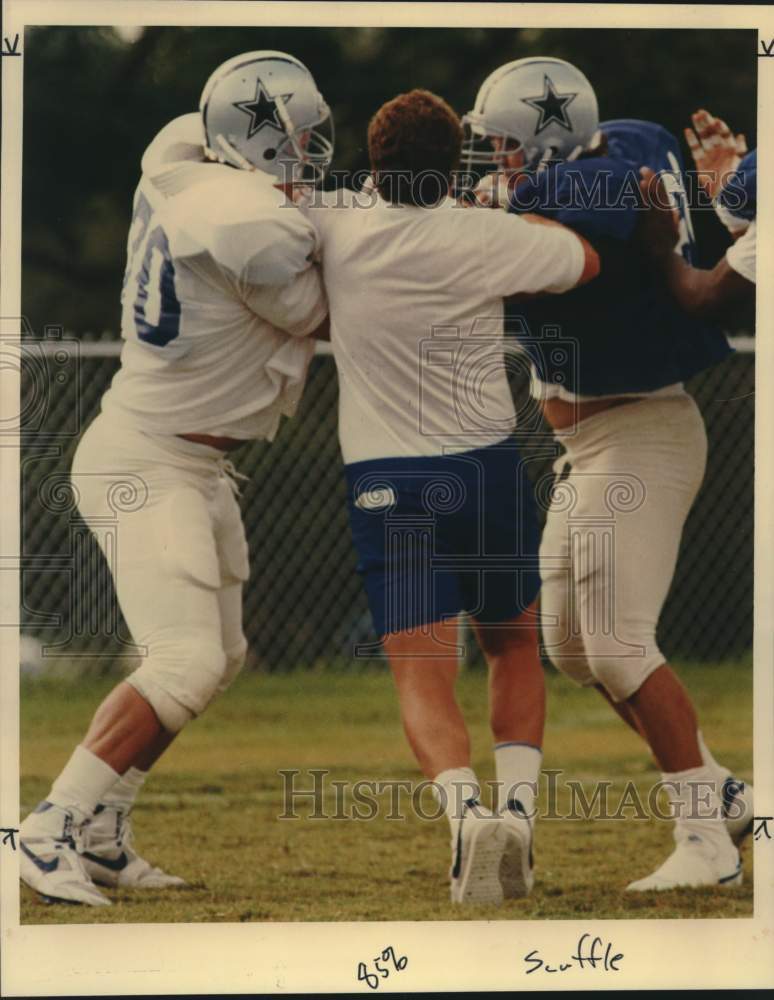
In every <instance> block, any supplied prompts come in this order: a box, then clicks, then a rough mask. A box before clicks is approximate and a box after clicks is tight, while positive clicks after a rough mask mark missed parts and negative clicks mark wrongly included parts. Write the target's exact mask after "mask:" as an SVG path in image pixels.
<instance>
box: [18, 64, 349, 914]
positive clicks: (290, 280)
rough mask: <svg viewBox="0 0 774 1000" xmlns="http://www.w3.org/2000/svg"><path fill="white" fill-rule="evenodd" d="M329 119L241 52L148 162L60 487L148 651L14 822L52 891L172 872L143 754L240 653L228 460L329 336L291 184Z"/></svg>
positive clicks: (24, 855)
mask: <svg viewBox="0 0 774 1000" xmlns="http://www.w3.org/2000/svg"><path fill="white" fill-rule="evenodd" d="M328 121H329V112H328V108H327V106H326V104H325V102H324V101H323V99H322V97H321V95H320V94H319V92H318V90H317V87H316V86H315V83H314V80H313V79H312V77H311V74H310V73H309V71H308V70H307V69H306V67H304V66H303V65H302V64H301V63H300V62H298V60H296V59H294V58H293V57H292V56H288V55H285V54H284V53H281V52H249V53H245V54H244V55H241V56H237V57H236V58H234V59H231V60H229V61H228V62H227V63H224V64H223V65H222V66H221V67H219V68H218V69H217V70H216V71H215V72H214V73H213V74H212V76H211V77H210V79H209V81H208V82H207V84H206V86H205V88H204V91H203V93H202V98H201V104H200V111H199V113H198V114H191V115H184V116H183V117H181V118H178V119H175V121H173V122H171V123H170V124H169V125H167V126H166V127H165V128H164V129H162V131H161V132H160V133H159V135H158V136H157V137H156V138H155V139H154V140H153V142H152V143H151V145H150V146H149V148H148V150H147V151H146V153H145V155H144V157H143V160H142V179H141V181H140V184H139V186H138V188H137V192H136V195H135V200H134V216H133V220H132V225H131V229H130V231H129V238H128V242H127V267H126V275H125V279H124V288H123V294H122V304H123V313H122V327H121V334H122V337H123V339H124V347H123V350H122V354H121V369H120V371H119V372H118V374H117V375H116V377H115V378H114V380H113V383H112V386H111V387H110V389H109V390H108V392H107V393H106V394H105V397H104V399H103V403H102V412H101V413H100V415H99V416H98V417H97V418H96V419H95V420H94V422H93V423H92V424H91V425H90V426H89V428H88V429H87V430H86V432H85V434H84V435H83V438H82V439H81V441H80V443H79V445H78V449H77V451H76V454H75V458H74V461H73V468H72V484H73V490H74V493H75V496H76V498H77V501H78V508H79V511H80V513H81V515H82V516H83V518H84V520H85V521H86V523H87V524H88V525H89V526H90V527H91V528H92V530H93V531H94V533H95V534H96V535H97V537H98V539H99V541H100V544H101V545H102V548H103V551H104V554H105V556H106V558H107V559H108V562H109V565H110V568H111V571H112V574H113V580H114V584H115V588H116V593H117V596H118V600H119V603H120V606H121V610H122V612H123V614H124V617H125V619H126V622H127V624H128V626H129V629H130V631H131V633H132V637H133V638H134V640H135V642H136V643H137V644H138V646H140V647H141V648H142V647H144V648H145V650H146V653H145V655H144V656H143V658H142V662H141V664H140V666H139V668H138V669H137V670H136V671H135V672H134V673H133V674H131V675H130V676H129V677H128V678H127V680H126V681H123V682H122V683H120V684H119V685H118V686H117V687H116V688H115V689H114V690H113V691H112V692H111V694H109V695H108V697H107V698H106V699H105V700H104V701H103V703H102V704H101V705H100V706H99V708H98V709H97V712H96V714H95V716H94V719H93V721H92V723H91V726H90V727H89V730H88V732H87V734H86V736H85V738H84V740H83V742H82V743H81V744H80V745H79V746H78V747H76V749H75V752H74V753H73V755H72V757H71V758H70V760H69V761H68V763H67V764H66V766H65V768H64V770H63V771H62V772H61V774H60V775H59V777H58V778H57V779H56V781H55V782H54V784H53V786H52V788H51V790H50V792H49V793H48V795H47V796H46V798H45V799H44V800H43V801H42V802H41V803H40V804H39V805H38V806H37V808H36V809H35V810H34V811H33V812H32V813H30V815H29V816H28V817H27V818H26V819H25V820H24V822H23V823H22V826H21V856H20V862H21V877H22V879H23V881H24V882H25V883H26V884H27V885H29V886H30V887H31V888H33V889H35V890H37V891H38V892H39V893H40V894H41V895H42V896H43V897H44V898H45V899H47V900H48V901H51V902H58V901H64V902H69V903H83V904H87V905H92V906H102V905H109V904H110V900H109V899H108V897H107V896H106V895H104V894H103V893H102V892H100V890H99V889H97V887H96V885H95V883H99V884H101V885H106V886H112V887H115V886H119V887H125V886H126V887H133V888H150V889H154V888H164V887H167V886H175V885H181V884H183V880H182V879H181V878H178V877H176V876H171V875H167V874H166V873H165V872H163V871H161V870H160V869H158V868H155V867H153V866H152V865H150V864H149V863H148V862H147V861H145V860H144V859H143V858H141V857H140V856H139V855H138V854H137V853H136V851H135V850H134V848H133V846H132V830H131V824H130V820H129V812H130V810H131V808H132V805H133V802H134V799H135V797H136V795H137V793H138V791H139V789H140V787H141V786H142V783H143V781H144V780H145V777H146V775H147V772H148V770H149V768H150V767H151V766H152V764H153V763H154V762H155V761H156V760H157V759H158V757H159V756H160V755H161V754H162V753H163V751H164V750H165V749H166V748H167V747H168V746H169V744H170V743H171V741H172V740H173V739H174V737H175V736H176V734H177V733H178V732H179V731H180V730H181V729H182V728H183V727H184V726H185V725H186V724H187V723H188V722H190V721H191V720H192V719H194V718H195V717H196V716H197V715H199V714H200V713H201V712H202V711H204V709H205V708H206V707H207V706H208V705H209V704H210V702H211V701H212V700H213V699H214V698H215V697H216V696H217V695H218V694H219V693H220V692H222V691H223V690H225V688H226V687H227V686H228V685H229V684H230V683H231V681H232V680H233V679H234V677H235V676H236V674H237V673H238V671H239V670H240V668H241V666H242V664H243V662H244V657H245V652H246V648H247V644H246V641H245V637H244V634H243V632H242V587H243V585H244V582H245V581H246V580H247V577H248V553H247V541H246V538H245V532H244V528H243V525H242V520H241V515H240V511H239V505H238V503H237V501H236V499H235V494H236V493H237V492H238V491H237V489H236V484H235V482H234V478H233V477H234V475H235V473H234V470H233V466H231V463H230V462H229V461H228V460H227V457H226V456H227V452H229V451H230V450H231V449H232V448H234V447H236V446H238V445H240V444H242V443H243V442H245V441H248V440H252V439H266V440H271V439H272V438H273V437H274V435H275V434H276V431H277V428H278V426H279V423H280V419H281V417H282V415H287V416H289V415H291V414H292V413H293V411H294V409H295V407H296V404H297V402H298V399H299V396H300V393H301V390H302V388H303V384H304V380H305V377H306V371H307V366H308V363H309V360H310V358H311V356H312V354H313V351H314V344H313V341H312V340H311V339H310V335H317V336H320V335H324V334H325V332H326V330H327V318H326V317H327V302H326V298H325V292H324V289H323V286H322V282H321V279H320V275H319V270H318V268H317V267H316V266H315V265H314V264H313V263H312V259H313V256H314V254H315V252H316V250H317V237H316V233H315V230H314V228H313V227H312V226H311V225H310V223H309V222H308V220H306V219H305V218H304V217H303V215H302V214H301V213H300V212H299V211H298V209H297V208H296V207H295V205H294V204H293V201H292V200H291V196H292V193H293V183H294V182H296V181H298V182H305V181H308V180H309V179H310V178H311V177H313V176H314V175H317V174H319V173H320V172H321V171H322V170H323V169H324V168H325V166H327V164H328V162H329V161H330V158H331V154H332V146H331V143H330V141H329V140H328V138H327V137H326V136H325V134H324V130H325V127H326V123H327V122H328ZM236 475H238V474H236ZM243 478H244V477H243ZM105 523H112V524H116V531H115V538H113V535H112V534H111V535H110V536H109V537H107V536H106V533H105V531H104V525H105ZM113 542H115V544H113Z"/></svg>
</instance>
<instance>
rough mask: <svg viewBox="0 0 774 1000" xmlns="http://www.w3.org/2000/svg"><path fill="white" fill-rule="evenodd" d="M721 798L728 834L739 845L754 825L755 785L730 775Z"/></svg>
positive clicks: (724, 784) (722, 790)
mask: <svg viewBox="0 0 774 1000" xmlns="http://www.w3.org/2000/svg"><path fill="white" fill-rule="evenodd" d="M720 800H721V802H722V803H723V816H724V817H725V821H726V829H727V830H728V834H729V836H730V837H731V840H732V841H733V842H734V844H736V846H737V847H739V846H740V844H741V843H742V841H743V840H744V839H745V837H747V836H748V835H749V834H751V833H752V829H753V826H754V823H753V816H754V813H753V787H752V785H751V784H749V783H748V782H746V781H742V780H741V779H739V778H734V777H733V776H731V775H729V777H727V778H726V780H725V781H724V782H723V787H722V789H721V792H720Z"/></svg>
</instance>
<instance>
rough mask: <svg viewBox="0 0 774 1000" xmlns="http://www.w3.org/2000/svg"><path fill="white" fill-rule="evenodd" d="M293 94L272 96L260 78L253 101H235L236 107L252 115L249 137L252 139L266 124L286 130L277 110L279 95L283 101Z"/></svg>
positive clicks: (248, 131)
mask: <svg viewBox="0 0 774 1000" xmlns="http://www.w3.org/2000/svg"><path fill="white" fill-rule="evenodd" d="M292 96H293V95H292V94H282V95H279V94H278V95H277V96H276V97H270V96H269V95H268V94H267V93H266V88H265V87H264V85H263V81H262V80H259V81H258V86H257V87H256V89H255V97H254V98H253V99H252V100H251V101H234V107H235V108H239V110H240V111H244V113H245V114H246V115H250V125H249V126H248V129H247V138H248V139H252V137H253V136H254V135H255V134H256V133H257V132H260V131H261V129H262V128H264V127H265V126H266V125H268V126H269V127H270V128H273V129H276V130H277V131H278V132H284V131H285V126H284V125H283V124H282V119H281V118H280V116H279V112H278V111H277V97H279V99H280V100H282V101H289V100H290V98H291V97H292Z"/></svg>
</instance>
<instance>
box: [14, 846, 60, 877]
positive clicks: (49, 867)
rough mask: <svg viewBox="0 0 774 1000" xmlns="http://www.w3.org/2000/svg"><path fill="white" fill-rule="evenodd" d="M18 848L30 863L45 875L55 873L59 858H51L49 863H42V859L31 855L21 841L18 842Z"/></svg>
mask: <svg viewBox="0 0 774 1000" xmlns="http://www.w3.org/2000/svg"><path fill="white" fill-rule="evenodd" d="M19 847H21V849H22V850H23V851H24V853H25V854H26V855H27V857H28V858H29V859H30V861H31V862H32V863H33V864H34V865H36V866H37V867H38V868H40V870H41V871H42V872H45V873H46V874H47V875H50V874H51V872H55V871H56V870H57V868H58V867H59V858H53V859H52V860H51V861H44V860H43V858H39V857H38V856H37V854H33V853H32V851H31V850H30V849H29V847H27V845H26V844H24V843H22V842H21V841H20V842H19Z"/></svg>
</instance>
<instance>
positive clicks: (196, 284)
mask: <svg viewBox="0 0 774 1000" xmlns="http://www.w3.org/2000/svg"><path fill="white" fill-rule="evenodd" d="M142 171H143V176H142V180H141V181H140V184H139V187H138V188H137V192H136V195H135V203H134V205H135V211H134V220H133V223H132V227H131V229H130V231H129V238H128V241H127V261H128V263H127V272H126V277H125V281H124V290H123V293H122V297H121V300H122V307H123V311H122V322H121V336H122V337H123V338H124V340H125V344H124V347H123V350H122V352H121V369H120V371H119V372H118V373H117V375H116V376H115V378H114V379H113V383H112V385H111V388H110V389H109V390H108V392H107V393H106V394H105V396H104V398H103V403H102V405H103V409H104V410H105V412H110V413H112V414H115V415H118V416H120V417H122V418H123V419H125V420H127V421H128V422H130V423H131V424H133V425H134V426H136V427H139V428H140V429H144V430H147V431H150V432H154V433H162V434H184V433H206V434H218V435H227V436H231V437H236V438H244V439H249V438H269V439H271V438H272V437H273V436H274V435H275V433H276V431H277V428H278V426H279V422H280V418H281V415H283V414H285V415H288V416H289V415H291V414H292V413H293V412H294V410H295V408H296V406H297V404H298V400H299V398H300V395H301V391H302V389H303V385H304V381H305V378H306V372H307V368H308V365H309V361H310V359H311V356H312V354H313V353H314V342H313V341H312V340H311V339H310V338H308V337H306V336H305V335H306V334H308V333H310V332H311V331H312V330H314V329H315V328H316V327H317V326H318V325H319V324H320V323H321V322H322V320H323V319H324V318H325V315H326V313H327V301H326V298H325V292H324V289H323V286H322V281H321V278H320V274H319V269H318V267H317V266H316V265H315V264H314V263H313V257H314V254H315V253H316V250H317V234H316V231H315V229H314V227H313V226H312V225H311V224H310V223H309V221H308V220H307V219H306V218H305V217H304V216H303V215H302V214H301V212H300V211H299V210H298V209H297V208H296V207H295V205H293V204H292V202H290V201H289V200H288V199H287V198H286V197H285V195H284V194H283V193H282V192H281V191H279V190H278V189H277V188H275V187H274V180H273V178H272V177H270V176H269V175H268V174H265V173H262V172H260V171H247V170H237V169H234V168H233V167H229V166H226V165H224V164H217V163H207V162H204V160H203V153H202V137H201V123H200V120H199V116H198V115H196V114H194V115H185V116H183V117H182V118H178V119H175V121H173V122H171V123H170V124H169V125H167V126H166V128H164V129H163V130H162V131H161V132H160V133H159V135H158V136H157V137H156V139H154V141H153V142H152V143H151V145H150V146H149V147H148V150H147V151H146V153H145V155H144V157H143V161H142Z"/></svg>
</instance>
